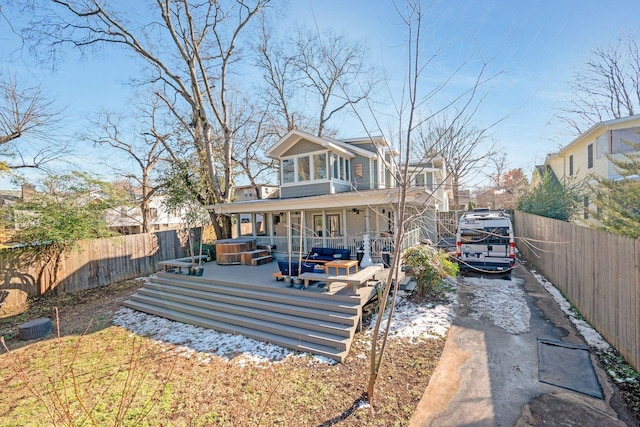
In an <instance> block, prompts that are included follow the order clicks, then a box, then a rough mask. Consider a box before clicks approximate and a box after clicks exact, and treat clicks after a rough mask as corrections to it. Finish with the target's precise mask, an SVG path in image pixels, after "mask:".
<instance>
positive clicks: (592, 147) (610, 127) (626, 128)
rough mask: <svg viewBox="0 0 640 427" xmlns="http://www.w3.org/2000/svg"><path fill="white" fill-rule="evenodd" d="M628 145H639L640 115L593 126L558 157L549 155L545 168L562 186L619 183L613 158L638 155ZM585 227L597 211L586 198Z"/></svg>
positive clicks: (556, 154)
mask: <svg viewBox="0 0 640 427" xmlns="http://www.w3.org/2000/svg"><path fill="white" fill-rule="evenodd" d="M625 141H627V142H629V141H630V142H633V143H636V144H637V143H640V115H635V116H628V117H622V118H619V119H614V120H608V121H606V122H601V123H597V124H595V125H593V126H592V127H591V128H590V129H589V130H587V131H586V132H585V133H583V134H582V135H580V136H578V137H577V138H575V139H574V140H573V141H571V142H570V143H569V144H567V145H566V146H564V147H562V148H561V149H560V150H559V151H558V152H557V153H551V154H548V155H547V158H546V159H545V167H546V168H547V169H551V170H552V171H553V174H554V175H555V177H556V178H557V179H558V181H560V182H565V181H566V180H577V181H592V180H593V179H594V178H595V177H600V178H606V179H610V180H616V179H620V178H621V176H620V174H619V173H618V172H617V171H616V168H615V165H614V164H613V163H612V162H611V160H610V157H613V158H614V159H622V158H623V157H624V155H625V154H630V153H636V151H634V148H633V147H632V146H629V145H628V144H627V143H625ZM582 203H583V205H584V210H583V214H582V218H581V221H579V222H582V223H589V222H591V221H592V219H590V218H589V211H590V210H592V209H595V206H594V205H593V203H592V201H591V200H590V199H589V196H588V195H585V196H584V197H583V201H582Z"/></svg>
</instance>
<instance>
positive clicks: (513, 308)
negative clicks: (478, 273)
mask: <svg viewBox="0 0 640 427" xmlns="http://www.w3.org/2000/svg"><path fill="white" fill-rule="evenodd" d="M523 284H524V281H523V280H522V279H518V278H515V277H512V278H511V280H504V279H500V278H491V277H464V278H463V279H462V283H461V284H459V285H458V286H459V287H460V291H462V292H467V293H471V294H472V295H473V297H472V298H470V299H469V301H468V302H467V304H468V306H469V307H468V308H469V317H471V318H472V319H476V320H481V319H483V320H487V321H489V322H491V323H493V324H494V325H496V326H498V327H500V328H502V329H504V330H506V331H507V332H509V333H512V334H515V335H519V334H524V333H526V332H528V331H529V319H530V318H531V312H530V311H529V306H528V305H527V301H526V299H525V295H526V294H525V291H524V288H523V287H522V285H523Z"/></svg>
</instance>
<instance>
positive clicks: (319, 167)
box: [313, 153, 327, 179]
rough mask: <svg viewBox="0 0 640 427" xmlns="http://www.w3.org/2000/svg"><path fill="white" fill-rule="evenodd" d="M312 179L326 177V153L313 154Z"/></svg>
mask: <svg viewBox="0 0 640 427" xmlns="http://www.w3.org/2000/svg"><path fill="white" fill-rule="evenodd" d="M313 179H327V154H326V153H321V154H314V155H313Z"/></svg>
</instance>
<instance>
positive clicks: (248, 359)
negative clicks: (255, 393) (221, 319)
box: [113, 307, 326, 364]
mask: <svg viewBox="0 0 640 427" xmlns="http://www.w3.org/2000/svg"><path fill="white" fill-rule="evenodd" d="M113 323H114V324H115V325H117V326H121V327H123V328H125V329H128V330H130V331H131V332H133V333H135V334H137V335H142V336H147V337H149V338H151V339H153V340H155V341H157V342H158V343H160V344H163V343H169V344H174V345H176V346H177V347H176V348H175V349H174V350H173V351H174V353H176V354H180V355H182V356H184V357H187V358H189V357H192V356H194V355H196V354H199V353H204V356H205V357H208V356H210V355H214V356H217V357H221V358H223V359H225V360H231V359H234V361H235V362H236V363H239V364H247V363H252V364H256V363H263V362H267V361H279V360H282V359H284V358H286V357H288V356H292V355H293V354H294V353H295V352H294V351H293V350H289V349H285V348H283V347H280V346H278V345H273V344H268V343H265V342H261V341H257V340H254V339H251V338H246V337H243V336H241V335H233V334H227V333H222V332H217V331H214V330H212V329H207V328H202V327H199V326H193V325H188V324H185V323H180V322H176V321H173V320H169V319H165V318H162V317H158V316H154V315H151V314H146V313H142V312H139V311H136V310H132V309H130V308H126V307H123V308H121V309H120V310H118V311H117V312H116V313H115V314H114V317H113ZM324 359H326V358H323V360H322V361H323V362H324V361H325V360H324Z"/></svg>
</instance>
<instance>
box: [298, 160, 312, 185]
mask: <svg viewBox="0 0 640 427" xmlns="http://www.w3.org/2000/svg"><path fill="white" fill-rule="evenodd" d="M310 166H311V165H310V162H309V156H303V157H298V181H309V180H310V179H311V170H310Z"/></svg>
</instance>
